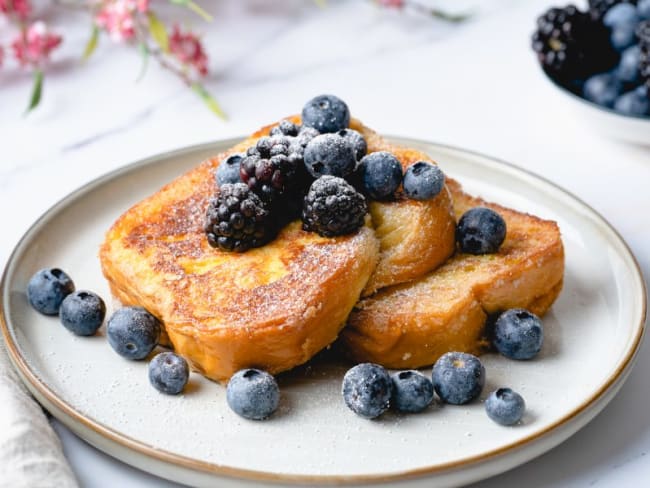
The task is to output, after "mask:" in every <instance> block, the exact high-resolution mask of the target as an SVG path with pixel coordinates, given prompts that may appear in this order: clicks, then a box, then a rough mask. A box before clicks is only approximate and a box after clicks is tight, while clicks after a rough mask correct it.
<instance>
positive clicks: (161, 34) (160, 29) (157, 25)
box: [147, 12, 169, 53]
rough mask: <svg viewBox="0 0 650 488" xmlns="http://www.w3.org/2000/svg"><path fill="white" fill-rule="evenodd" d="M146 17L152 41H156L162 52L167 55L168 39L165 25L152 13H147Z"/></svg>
mask: <svg viewBox="0 0 650 488" xmlns="http://www.w3.org/2000/svg"><path fill="white" fill-rule="evenodd" d="M147 17H148V18H149V32H150V33H151V37H153V40H154V41H156V43H157V44H158V45H159V46H160V49H162V50H163V52H165V53H168V52H169V37H168V36H167V27H165V24H163V23H162V21H161V20H160V19H159V18H158V17H156V15H155V14H154V13H153V12H149V13H148V14H147Z"/></svg>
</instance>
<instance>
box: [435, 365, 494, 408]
mask: <svg viewBox="0 0 650 488" xmlns="http://www.w3.org/2000/svg"><path fill="white" fill-rule="evenodd" d="M431 376H432V379H433V388H434V389H435V390H436V393H437V394H438V396H439V397H440V399H441V400H442V401H443V402H445V403H451V404H453V405H462V404H464V403H467V402H470V401H472V400H473V399H474V398H476V397H477V396H479V395H480V394H481V390H483V385H484V384H485V368H484V367H483V365H482V364H481V361H480V360H479V358H477V357H476V356H473V355H472V354H467V353H464V352H448V353H446V354H443V355H442V356H441V357H440V358H439V359H438V360H437V361H436V364H434V365H433V371H432V374H431Z"/></svg>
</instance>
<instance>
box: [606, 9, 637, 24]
mask: <svg viewBox="0 0 650 488" xmlns="http://www.w3.org/2000/svg"><path fill="white" fill-rule="evenodd" d="M638 22H639V16H638V14H637V11H636V8H635V7H634V5H632V4H630V3H619V4H618V5H614V6H613V7H612V8H610V9H609V10H608V11H607V13H606V14H605V16H604V17H603V24H605V25H606V26H607V27H610V28H614V27H617V26H620V25H625V24H637V23H638Z"/></svg>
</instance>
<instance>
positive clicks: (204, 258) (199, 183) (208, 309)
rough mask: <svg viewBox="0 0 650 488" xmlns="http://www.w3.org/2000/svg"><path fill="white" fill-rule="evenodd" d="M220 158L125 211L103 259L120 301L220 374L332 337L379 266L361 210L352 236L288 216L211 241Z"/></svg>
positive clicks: (295, 360)
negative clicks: (227, 248) (231, 249)
mask: <svg viewBox="0 0 650 488" xmlns="http://www.w3.org/2000/svg"><path fill="white" fill-rule="evenodd" d="M262 133H264V132H262ZM258 135H259V133H258ZM251 142H252V139H249V140H248V141H246V142H244V143H242V144H240V145H238V146H236V147H235V148H233V149H232V150H231V152H239V151H241V150H242V149H244V148H245V147H247V146H248V145H250V143H251ZM220 160H221V158H214V159H210V160H208V161H205V162H204V163H202V164H201V165H199V166H198V167H197V168H195V169H193V170H191V171H190V172H188V173H186V174H185V175H183V176H181V177H179V178H177V179H176V180H174V181H173V182H172V183H170V184H168V185H166V186H165V187H164V188H162V189H161V190H160V191H159V192H157V193H156V194H154V195H152V196H151V197H149V198H146V199H145V200H143V201H142V202H140V203H139V204H137V205H135V206H134V207H132V208H131V209H130V210H129V211H127V212H126V213H125V214H123V215H122V216H121V217H120V218H119V219H118V220H117V221H116V222H115V224H114V225H113V226H112V227H111V229H110V230H109V231H108V233H107V235H106V239H105V241H104V243H103V245H102V246H101V249H100V260H101V264H102V271H103V273H104V275H105V277H106V278H107V280H108V282H109V284H110V287H111V290H112V293H113V294H114V295H115V296H116V297H117V298H118V299H119V300H120V301H121V302H122V303H124V304H127V305H128V304H134V305H135V304H137V305H140V306H143V307H145V308H146V309H147V310H149V311H150V312H151V313H153V314H154V315H156V316H157V317H158V318H159V319H161V321H162V322H163V325H164V328H165V332H166V335H167V336H168V339H169V341H170V342H171V344H172V345H173V347H174V349H175V350H177V351H178V352H179V353H180V354H182V355H183V356H185V357H186V358H187V359H189V360H190V362H191V363H192V365H193V367H194V368H195V369H197V370H198V371H200V372H202V373H203V374H205V375H206V376H207V377H209V378H212V379H215V380H219V381H223V380H226V379H228V378H229V377H230V376H231V375H232V374H233V373H234V372H236V371H237V370H238V369H241V368H244V367H252V366H256V367H261V368H264V369H266V370H268V371H270V372H271V373H277V372H279V371H283V370H286V369H290V368H292V367H294V366H296V365H298V364H301V363H303V362H305V361H307V360H308V359H309V358H311V357H312V356H313V355H314V354H315V353H317V352H318V351H319V350H321V349H322V348H324V347H325V346H327V345H328V344H330V343H331V342H332V341H334V340H335V339H336V337H337V335H338V332H339V330H340V329H341V327H343V325H344V324H345V320H346V317H347V315H348V313H349V311H350V310H351V309H352V307H353V305H354V303H355V302H356V301H357V300H358V298H359V295H360V293H361V290H362V289H363V287H364V286H365V284H366V282H367V281H368V278H369V277H370V275H371V273H372V272H373V270H374V269H375V267H376V263H377V259H378V249H379V244H378V242H377V240H376V238H375V236H374V232H373V231H372V229H371V228H370V227H369V226H368V224H369V223H370V218H369V217H368V218H367V225H366V226H364V227H363V228H362V229H360V230H359V231H358V232H357V233H355V234H354V235H350V236H342V237H336V238H324V237H320V236H318V235H317V234H315V233H312V232H305V231H303V230H302V229H301V226H300V222H294V223H292V224H290V225H289V226H287V227H286V228H285V229H283V230H282V232H281V233H280V234H279V236H278V237H277V238H276V239H275V240H274V241H273V242H271V243H269V244H267V245H266V246H264V247H262V248H258V249H253V250H250V251H248V252H246V253H242V254H237V253H226V252H222V251H219V250H216V249H213V248H211V247H210V246H209V245H208V244H207V240H206V239H205V234H204V231H203V219H204V213H205V209H206V207H207V203H208V200H209V198H210V197H211V196H212V195H213V194H214V192H215V190H216V187H215V182H214V175H213V170H214V168H215V167H216V166H217V164H218V162H219V161H220Z"/></svg>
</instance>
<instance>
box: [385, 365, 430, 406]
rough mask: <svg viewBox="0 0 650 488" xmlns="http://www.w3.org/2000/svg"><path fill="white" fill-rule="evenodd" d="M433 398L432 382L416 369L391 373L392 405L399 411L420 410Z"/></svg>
mask: <svg viewBox="0 0 650 488" xmlns="http://www.w3.org/2000/svg"><path fill="white" fill-rule="evenodd" d="M431 400H433V383H431V380H430V379H429V378H427V377H426V376H424V375H423V374H422V373H420V372H418V371H413V370H411V371H400V372H399V373H396V374H394V375H393V398H392V404H393V406H394V407H395V408H396V409H397V410H398V411H400V412H407V413H416V412H421V411H422V410H424V409H425V408H427V407H428V406H429V404H430V403H431Z"/></svg>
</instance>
